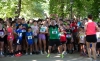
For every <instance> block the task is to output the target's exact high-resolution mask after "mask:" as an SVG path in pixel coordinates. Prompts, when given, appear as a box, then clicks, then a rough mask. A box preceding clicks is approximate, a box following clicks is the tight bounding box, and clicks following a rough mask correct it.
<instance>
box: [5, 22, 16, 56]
mask: <svg viewBox="0 0 100 61" xmlns="http://www.w3.org/2000/svg"><path fill="white" fill-rule="evenodd" d="M13 30H14V29H13V27H12V24H11V23H10V22H9V21H7V40H8V45H9V52H10V55H11V56H13V41H14V31H13Z"/></svg>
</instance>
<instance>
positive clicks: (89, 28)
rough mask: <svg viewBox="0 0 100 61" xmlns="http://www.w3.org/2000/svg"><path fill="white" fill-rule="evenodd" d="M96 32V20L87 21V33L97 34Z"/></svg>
mask: <svg viewBox="0 0 100 61" xmlns="http://www.w3.org/2000/svg"><path fill="white" fill-rule="evenodd" d="M95 34H96V24H95V22H92V21H90V22H87V26H86V35H95Z"/></svg>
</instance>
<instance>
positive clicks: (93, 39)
mask: <svg viewBox="0 0 100 61" xmlns="http://www.w3.org/2000/svg"><path fill="white" fill-rule="evenodd" d="M86 41H87V42H90V43H95V42H97V37H96V35H87V36H86Z"/></svg>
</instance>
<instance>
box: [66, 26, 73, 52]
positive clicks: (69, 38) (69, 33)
mask: <svg viewBox="0 0 100 61" xmlns="http://www.w3.org/2000/svg"><path fill="white" fill-rule="evenodd" d="M66 38H67V48H68V52H69V53H73V50H72V49H73V41H72V40H73V39H72V38H73V37H72V30H71V28H70V25H67V26H66Z"/></svg>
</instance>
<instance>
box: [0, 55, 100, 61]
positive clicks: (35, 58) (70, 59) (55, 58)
mask: <svg viewBox="0 0 100 61" xmlns="http://www.w3.org/2000/svg"><path fill="white" fill-rule="evenodd" d="M0 61H89V59H88V58H87V57H83V56H80V55H79V54H67V55H65V57H64V58H63V59H62V58H60V56H59V55H58V54H51V57H50V58H46V55H27V56H26V55H24V56H22V57H3V58H0ZM98 61H100V57H99V58H98Z"/></svg>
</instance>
